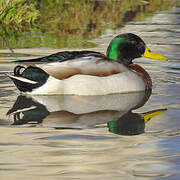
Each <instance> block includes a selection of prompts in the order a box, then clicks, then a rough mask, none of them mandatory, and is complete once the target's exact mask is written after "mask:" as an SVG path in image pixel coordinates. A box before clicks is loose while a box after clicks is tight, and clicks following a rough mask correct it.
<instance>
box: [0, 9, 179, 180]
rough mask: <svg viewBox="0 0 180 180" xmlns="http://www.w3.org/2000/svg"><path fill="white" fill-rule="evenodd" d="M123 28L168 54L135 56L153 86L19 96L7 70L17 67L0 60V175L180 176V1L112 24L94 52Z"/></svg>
mask: <svg viewBox="0 0 180 180" xmlns="http://www.w3.org/2000/svg"><path fill="white" fill-rule="evenodd" d="M124 32H132V33H135V34H137V35H139V36H141V37H142V38H143V39H144V40H145V42H147V45H148V46H149V47H150V48H151V49H152V50H154V51H156V52H158V53H160V54H163V55H164V56H166V57H167V58H168V61H167V62H157V61H153V60H149V59H138V60H136V62H137V63H139V64H140V65H141V66H143V67H144V68H145V69H147V71H148V72H149V74H150V76H151V77H152V80H153V89H152V92H139V93H131V94H116V95H108V96H90V97H89V96H85V97H79V96H51V97H47V96H34V97H30V96H22V95H19V94H18V91H17V90H16V88H15V87H14V85H13V84H12V82H11V81H10V80H9V79H8V78H7V77H6V76H5V75H4V73H5V72H9V71H12V69H13V65H11V64H1V66H0V77H1V78H0V82H1V83H0V112H1V118H0V132H1V136H0V159H1V161H0V172H1V173H0V178H1V179H24V178H25V179H28V178H29V179H32V178H35V179H37V178H38V179H95V178H99V179H133V180H134V179H158V180H159V179H168V180H171V179H172V180H175V179H180V165H179V164H180V121H179V118H180V7H178V6H177V7H173V8H172V9H171V10H170V11H160V12H157V13H155V14H154V16H153V17H149V18H147V19H145V20H143V21H136V22H135V21H131V22H129V23H128V24H126V26H124V27H122V28H116V29H107V30H106V31H105V32H104V34H103V35H102V36H101V37H99V38H97V39H94V40H93V42H95V43H97V44H99V45H100V46H99V47H98V48H94V49H93V50H98V51H102V52H105V51H106V47H107V44H108V42H109V41H110V40H111V39H112V37H113V36H115V35H116V34H120V33H124ZM25 51H26V52H28V53H29V54H33V53H34V54H35V55H37V54H39V55H41V54H46V53H52V52H55V51H57V49H45V48H43V49H41V48H39V49H26V50H25ZM44 51H46V52H44ZM19 52H22V53H24V49H23V50H19ZM19 58H20V57H19ZM1 59H5V58H1ZM6 59H8V60H10V59H11V58H8V57H7V58H6ZM145 112H146V113H145ZM147 112H148V113H149V114H148V113H147ZM27 177H28V178H27Z"/></svg>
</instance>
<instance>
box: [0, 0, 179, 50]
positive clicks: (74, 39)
mask: <svg viewBox="0 0 180 180" xmlns="http://www.w3.org/2000/svg"><path fill="white" fill-rule="evenodd" d="M177 3H179V2H176V1H172V0H121V1H112V0H111V1H110V0H107V1H102V0H99V1H95V0H65V1H64V0H1V1H0V23H1V26H0V49H5V48H8V49H10V50H11V48H33V47H38V48H39V47H51V48H91V47H95V46H97V45H96V44H95V43H92V42H88V40H91V39H94V38H97V37H99V36H100V35H102V34H103V33H104V31H105V30H106V29H108V28H111V29H117V28H120V27H122V26H123V25H125V24H126V23H127V22H129V21H139V20H143V19H144V18H146V17H148V16H152V15H153V14H154V13H155V12H157V11H162V10H168V9H170V8H172V7H173V6H174V5H176V4H177ZM179 4H180V3H179Z"/></svg>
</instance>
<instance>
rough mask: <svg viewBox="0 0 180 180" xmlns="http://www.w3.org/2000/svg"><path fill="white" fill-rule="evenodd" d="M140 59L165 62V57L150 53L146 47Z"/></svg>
mask: <svg viewBox="0 0 180 180" xmlns="http://www.w3.org/2000/svg"><path fill="white" fill-rule="evenodd" d="M142 57H145V58H151V59H156V60H160V61H166V60H167V58H166V57H164V56H161V55H159V54H157V53H155V52H153V51H151V50H150V49H149V48H148V47H147V46H146V48H145V52H144V54H143V55H142Z"/></svg>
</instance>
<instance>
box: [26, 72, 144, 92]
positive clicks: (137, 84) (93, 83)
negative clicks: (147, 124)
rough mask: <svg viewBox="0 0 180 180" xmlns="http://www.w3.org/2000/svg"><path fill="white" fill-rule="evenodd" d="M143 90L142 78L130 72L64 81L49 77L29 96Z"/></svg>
mask: <svg viewBox="0 0 180 180" xmlns="http://www.w3.org/2000/svg"><path fill="white" fill-rule="evenodd" d="M143 90H145V84H144V81H143V80H142V78H141V77H139V76H138V75H137V74H136V73H134V72H132V71H126V72H123V73H119V74H114V75H110V76H106V77H98V76H90V75H74V76H72V77H70V78H67V79H65V80H59V79H56V78H54V77H51V76H50V77H49V79H48V80H47V82H46V83H45V84H44V85H43V86H41V87H39V88H37V89H34V90H33V91H32V92H29V94H42V95H47V94H49V95H55V94H69V95H72V94H76V95H106V94H114V93H125V92H136V91H143Z"/></svg>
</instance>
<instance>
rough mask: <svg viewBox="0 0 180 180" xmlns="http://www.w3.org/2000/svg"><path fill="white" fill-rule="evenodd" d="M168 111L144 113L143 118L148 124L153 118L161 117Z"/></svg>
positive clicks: (160, 110) (159, 110)
mask: <svg viewBox="0 0 180 180" xmlns="http://www.w3.org/2000/svg"><path fill="white" fill-rule="evenodd" d="M166 111H167V109H158V110H154V111H150V112H146V113H142V114H141V116H142V118H143V119H144V123H147V122H148V121H149V120H150V119H151V118H152V117H155V116H157V115H160V114H162V113H164V112H166Z"/></svg>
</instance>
